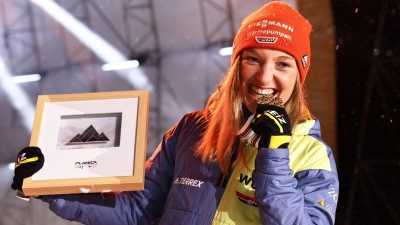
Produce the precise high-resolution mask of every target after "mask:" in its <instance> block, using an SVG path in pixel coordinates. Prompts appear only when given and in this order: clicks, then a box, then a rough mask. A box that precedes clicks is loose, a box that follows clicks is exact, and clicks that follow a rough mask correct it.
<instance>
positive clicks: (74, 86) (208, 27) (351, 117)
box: [0, 0, 400, 225]
mask: <svg viewBox="0 0 400 225" xmlns="http://www.w3.org/2000/svg"><path fill="white" fill-rule="evenodd" d="M267 2H269V0H252V1H240V0H169V1H161V0H111V1H110V0H75V1H71V0H12V1H7V0H0V21H1V23H0V33H1V34H2V35H1V36H0V84H1V85H0V225H36V224H40V225H43V224H52V225H61V224H77V223H71V222H69V221H66V220H63V219H61V218H58V217H57V216H55V215H54V214H53V213H52V212H50V210H48V205H47V204H45V203H42V202H41V201H39V200H36V199H32V200H31V201H29V202H25V201H22V200H19V199H17V198H16V197H15V193H14V191H13V190H12V189H11V188H10V185H11V182H12V176H13V170H12V166H13V164H12V163H13V162H14V160H15V157H16V156H17V154H18V152H19V151H20V150H21V149H22V148H23V147H25V146H28V145H29V141H30V134H31V133H30V132H31V128H32V122H33V116H34V113H35V105H36V99H37V96H38V95H46V94H66V93H86V92H106V91H119V90H136V89H146V90H149V92H150V98H151V100H150V114H149V118H150V119H149V130H148V135H147V136H148V143H147V147H148V149H147V156H150V155H151V154H152V153H153V151H154V149H155V148H156V146H157V145H158V143H159V142H160V141H161V138H162V135H163V133H164V132H165V131H166V130H167V129H169V128H170V127H171V126H172V125H173V124H174V123H175V122H177V121H178V120H179V119H180V118H181V117H182V116H183V115H184V114H185V113H187V112H189V111H193V110H199V109H202V108H203V107H204V104H205V102H206V101H207V98H208V96H209V95H210V93H211V92H212V91H213V90H214V89H215V87H216V85H217V83H218V81H219V80H220V78H221V76H222V74H223V73H224V72H225V71H226V70H227V68H228V67H229V65H230V55H229V54H228V55H225V54H223V52H220V50H221V49H222V48H224V47H230V46H231V43H232V40H233V37H234V35H235V33H236V31H237V29H238V28H239V26H240V22H241V21H242V19H243V18H244V17H245V16H247V15H248V14H250V13H251V12H253V11H254V10H256V9H258V8H259V7H260V6H262V5H264V4H265V3H267ZM285 2H288V3H289V4H291V5H293V6H294V7H295V8H297V9H298V10H299V11H300V12H301V13H302V14H303V15H304V16H305V17H306V18H307V19H308V20H309V21H310V22H311V24H312V25H313V33H312V35H311V41H312V56H311V58H312V59H311V68H310V71H309V74H308V76H307V80H306V87H307V90H308V93H309V95H308V100H309V107H310V109H311V112H312V113H313V114H314V115H315V116H316V117H317V118H319V119H320V120H321V123H322V132H323V133H322V138H323V139H324V140H325V141H326V142H327V143H328V144H329V145H330V146H331V147H332V149H333V151H334V154H335V158H336V160H337V166H338V171H339V178H340V197H339V202H338V211H337V216H336V224H345V225H350V224H351V225H353V224H400V216H399V215H400V214H399V212H400V206H399V204H398V202H399V201H400V195H399V194H397V190H399V187H400V176H399V175H398V174H400V141H399V136H400V132H399V130H400V129H399V128H400V127H399V124H400V122H399V121H400V116H399V114H400V113H399V111H400V104H399V102H400V70H399V68H400V41H399V40H400V34H399V32H398V31H399V30H400V1H399V0H369V1H363V0H318V1H317V0H286V1H285ZM134 60H136V61H134ZM121 61H130V62H131V63H132V61H133V65H134V66H135V65H136V66H137V65H138V67H135V68H130V69H122V68H120V69H119V70H118V69H117V70H111V69H110V65H109V63H114V62H121ZM106 64H108V65H106ZM23 75H29V76H23ZM10 166H11V168H10Z"/></svg>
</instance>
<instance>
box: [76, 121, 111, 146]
mask: <svg viewBox="0 0 400 225" xmlns="http://www.w3.org/2000/svg"><path fill="white" fill-rule="evenodd" d="M109 140H110V139H108V137H107V136H106V135H105V134H104V133H103V132H101V133H100V134H99V133H98V132H97V131H96V129H95V128H94V127H93V125H90V126H89V127H88V128H86V130H85V131H83V132H82V134H77V135H75V137H73V138H72V139H71V140H70V141H69V142H68V143H82V142H85V143H87V142H99V141H101V142H104V141H109Z"/></svg>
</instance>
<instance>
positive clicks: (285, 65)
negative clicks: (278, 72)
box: [278, 62, 291, 68]
mask: <svg viewBox="0 0 400 225" xmlns="http://www.w3.org/2000/svg"><path fill="white" fill-rule="evenodd" d="M278 66H279V67H280V68H289V67H291V65H290V64H289V63H285V62H281V63H279V64H278Z"/></svg>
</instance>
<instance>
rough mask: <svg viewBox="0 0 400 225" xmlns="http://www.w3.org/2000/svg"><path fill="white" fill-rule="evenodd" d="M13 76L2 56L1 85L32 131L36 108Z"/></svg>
mask: <svg viewBox="0 0 400 225" xmlns="http://www.w3.org/2000/svg"><path fill="white" fill-rule="evenodd" d="M12 77H13V76H12V75H11V74H10V72H9V70H8V68H7V66H6V65H5V63H4V61H3V58H2V57H1V56H0V85H2V86H3V89H4V91H5V93H6V94H7V97H8V98H9V99H10V103H11V104H12V105H13V106H14V108H15V109H16V110H17V111H18V113H19V114H20V115H21V118H22V121H23V124H24V126H25V128H26V129H27V130H28V131H31V130H32V124H33V117H34V115H35V108H34V106H33V105H32V103H31V102H30V100H29V99H28V96H27V95H26V93H25V92H24V91H23V90H22V89H21V88H20V87H19V86H18V85H16V84H15V83H14V82H13V81H12Z"/></svg>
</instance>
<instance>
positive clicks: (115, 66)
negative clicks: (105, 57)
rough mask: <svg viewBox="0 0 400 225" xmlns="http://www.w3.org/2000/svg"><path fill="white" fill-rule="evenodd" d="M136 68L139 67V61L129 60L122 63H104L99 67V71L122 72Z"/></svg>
mask: <svg viewBox="0 0 400 225" xmlns="http://www.w3.org/2000/svg"><path fill="white" fill-rule="evenodd" d="M138 66H139V61H137V60H129V61H122V62H113V63H106V64H104V65H103V66H102V67H101V69H102V70H103V71H111V70H124V69H131V68H136V67H138Z"/></svg>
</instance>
